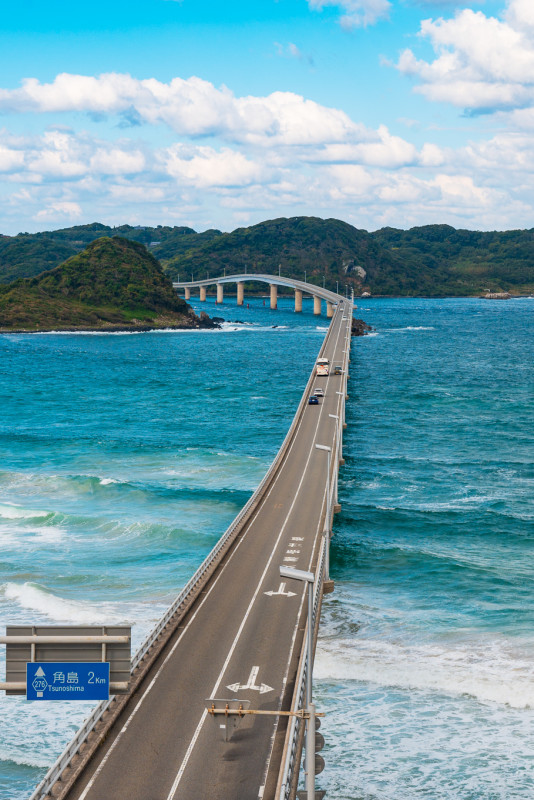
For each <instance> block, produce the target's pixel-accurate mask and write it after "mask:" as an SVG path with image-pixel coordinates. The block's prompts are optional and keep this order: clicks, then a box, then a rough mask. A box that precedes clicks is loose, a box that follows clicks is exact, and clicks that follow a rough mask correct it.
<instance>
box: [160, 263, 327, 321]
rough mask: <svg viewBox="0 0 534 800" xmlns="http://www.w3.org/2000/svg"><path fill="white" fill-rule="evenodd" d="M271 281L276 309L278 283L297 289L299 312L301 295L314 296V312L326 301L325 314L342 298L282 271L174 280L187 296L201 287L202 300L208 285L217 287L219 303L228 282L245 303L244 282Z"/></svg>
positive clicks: (299, 309) (174, 284) (296, 296)
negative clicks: (233, 286) (286, 275)
mask: <svg viewBox="0 0 534 800" xmlns="http://www.w3.org/2000/svg"><path fill="white" fill-rule="evenodd" d="M255 281H258V282H259V283H268V284H269V286H270V294H271V308H272V309H275V308H276V307H277V303H278V287H279V286H284V287H288V288H290V289H293V290H294V292H295V311H296V312H297V313H298V312H300V311H302V297H303V295H304V294H307V295H311V296H312V297H313V313H314V314H320V313H321V303H322V301H323V300H324V301H326V316H327V317H329V318H330V317H332V316H333V313H334V305H335V304H336V303H337V302H338V301H339V300H341V299H343V297H342V295H339V294H336V292H331V291H329V290H328V289H323V288H321V287H320V286H315V284H313V283H306V282H304V281H297V280H294V279H293V278H283V277H281V276H280V275H261V274H260V275H258V274H256V273H251V274H247V273H245V274H241V275H224V276H222V277H221V276H219V277H218V278H206V279H205V280H201V281H186V282H184V283H179V282H176V283H173V286H174V288H175V289H177V290H178V291H180V290H182V289H183V291H184V297H185V299H186V300H190V299H191V291H192V290H196V289H198V290H199V294H200V300H201V302H204V301H205V300H206V291H207V288H208V287H209V286H216V287H217V303H222V302H223V300H224V287H225V285H226V284H228V283H236V284H237V305H238V306H242V305H243V303H244V298H245V286H244V284H245V283H253V282H255Z"/></svg>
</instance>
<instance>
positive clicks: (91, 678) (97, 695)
mask: <svg viewBox="0 0 534 800" xmlns="http://www.w3.org/2000/svg"><path fill="white" fill-rule="evenodd" d="M26 699H27V700H109V662H102V661H96V662H94V663H91V662H90V661H86V662H84V661H82V662H76V661H33V662H29V663H28V664H26Z"/></svg>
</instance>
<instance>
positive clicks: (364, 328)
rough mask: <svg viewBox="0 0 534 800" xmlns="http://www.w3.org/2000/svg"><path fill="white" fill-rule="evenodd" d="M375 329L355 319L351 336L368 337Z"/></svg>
mask: <svg viewBox="0 0 534 800" xmlns="http://www.w3.org/2000/svg"><path fill="white" fill-rule="evenodd" d="M373 330H374V328H373V326H372V325H368V324H367V323H366V322H364V321H363V319H353V320H352V327H351V334H352V336H367V335H368V334H369V333H370V331H373Z"/></svg>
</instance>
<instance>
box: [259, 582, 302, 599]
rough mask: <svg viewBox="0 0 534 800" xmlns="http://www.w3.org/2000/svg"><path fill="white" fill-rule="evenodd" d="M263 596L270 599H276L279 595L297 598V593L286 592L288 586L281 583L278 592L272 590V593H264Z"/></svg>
mask: <svg viewBox="0 0 534 800" xmlns="http://www.w3.org/2000/svg"><path fill="white" fill-rule="evenodd" d="M263 594H266V595H268V596H269V597H276V596H278V595H284V597H296V594H297V593H296V592H286V585H285V583H281V584H280V586H279V588H278V591H277V592H274V591H273V590H272V589H271V591H270V592H264V593H263Z"/></svg>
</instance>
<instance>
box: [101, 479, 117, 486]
mask: <svg viewBox="0 0 534 800" xmlns="http://www.w3.org/2000/svg"><path fill="white" fill-rule="evenodd" d="M111 483H120V481H118V480H116V479H115V478H100V485H101V486H109V485H110V484H111Z"/></svg>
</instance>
